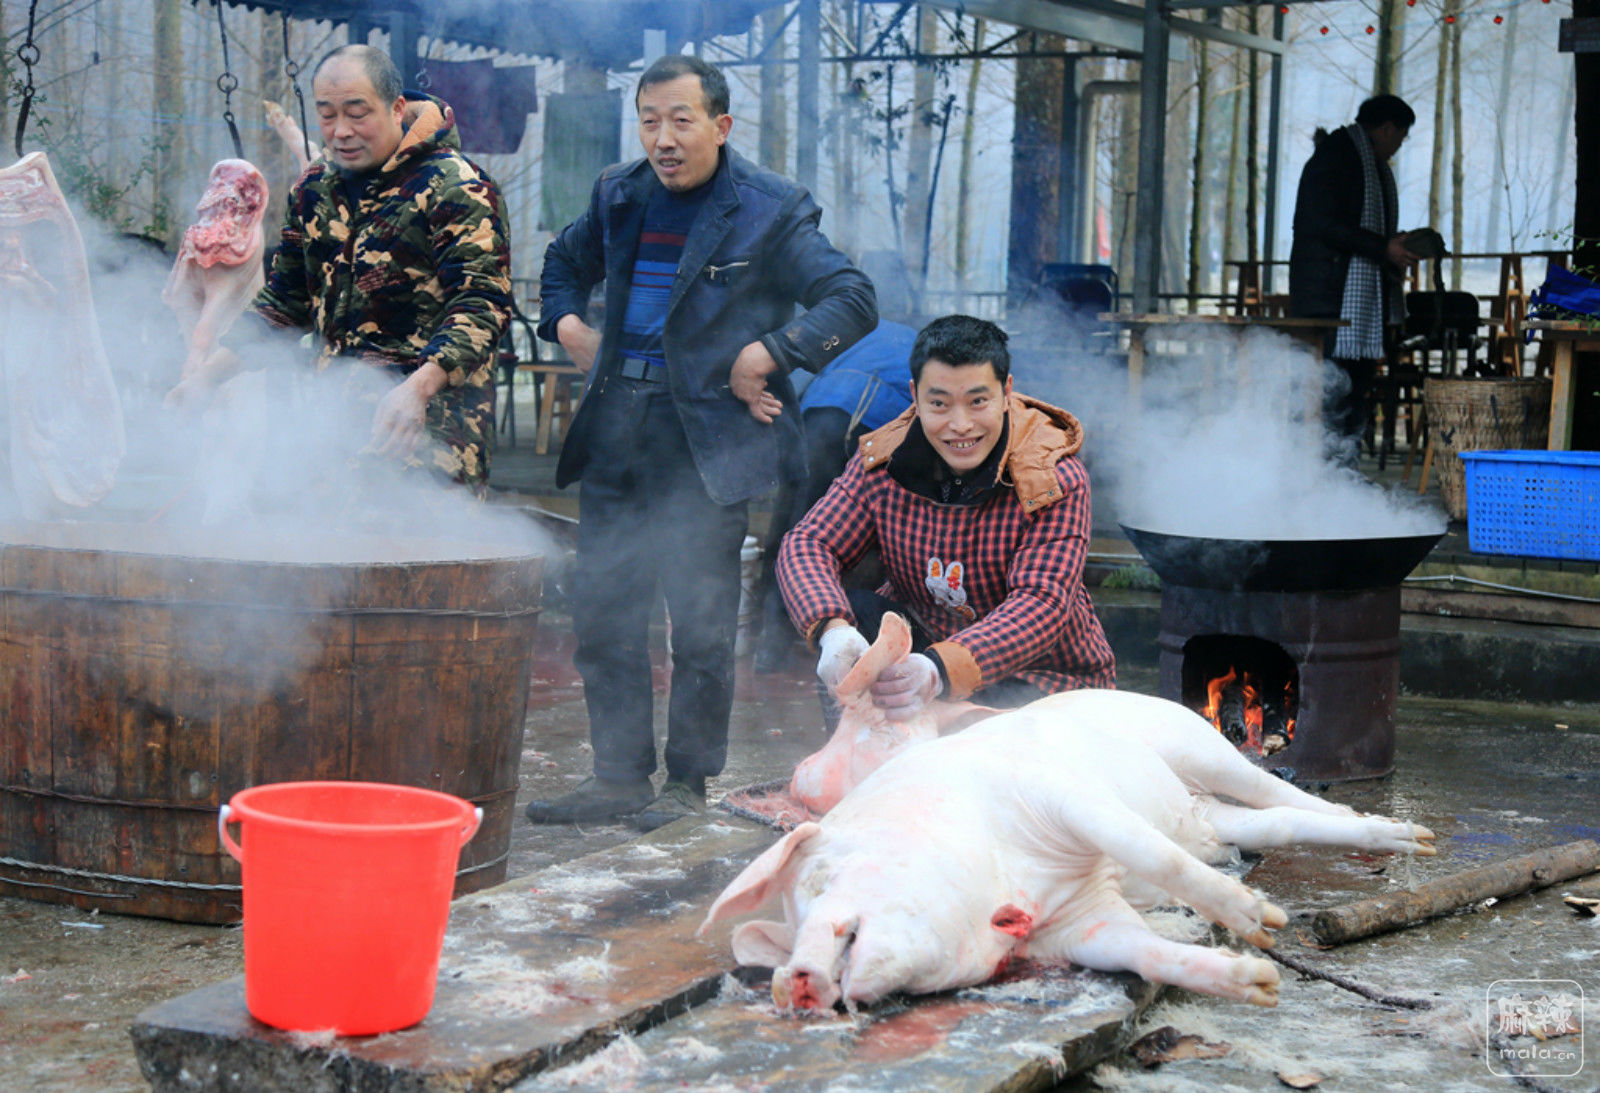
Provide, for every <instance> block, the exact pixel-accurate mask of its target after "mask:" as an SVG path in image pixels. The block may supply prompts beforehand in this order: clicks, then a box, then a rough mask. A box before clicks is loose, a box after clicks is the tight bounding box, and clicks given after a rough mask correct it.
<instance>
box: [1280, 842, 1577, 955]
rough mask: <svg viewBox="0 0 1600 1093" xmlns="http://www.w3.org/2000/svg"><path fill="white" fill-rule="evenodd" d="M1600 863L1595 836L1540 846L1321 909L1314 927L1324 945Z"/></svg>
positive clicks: (1573, 873) (1421, 919)
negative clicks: (1408, 888) (1408, 886)
mask: <svg viewBox="0 0 1600 1093" xmlns="http://www.w3.org/2000/svg"><path fill="white" fill-rule="evenodd" d="M1597 869H1600V843H1596V842H1595V841H1594V840H1593V839H1579V840H1578V841H1577V842H1571V843H1565V844H1563V845H1561V846H1553V847H1548V848H1546V849H1544V850H1536V851H1534V852H1532V853H1530V854H1522V855H1519V856H1517V857H1515V858H1507V859H1506V860H1505V861H1501V862H1496V863H1494V864H1493V865H1484V866H1480V867H1478V868H1476V869H1469V870H1467V871H1466V872H1464V873H1455V874H1452V875H1451V876H1448V877H1440V878H1439V879H1437V880H1431V881H1428V882H1427V883H1426V884H1421V885H1418V886H1417V888H1416V890H1415V891H1406V892H1395V893H1392V894H1391V895H1387V896H1376V897H1374V898H1372V899H1364V900H1360V901H1358V902H1356V903H1349V904H1346V905H1344V906H1343V907H1333V908H1330V909H1328V910H1326V911H1319V912H1317V915H1316V917H1315V918H1313V919H1312V920H1311V932H1312V934H1313V936H1314V937H1315V938H1316V940H1317V942H1318V943H1319V944H1321V945H1343V944H1345V943H1346V942H1349V941H1355V940H1358V939H1359V938H1363V937H1371V936H1372V935H1373V934H1382V933H1387V932H1389V931H1390V930H1399V929H1403V928H1404V927H1407V926H1415V925H1416V924H1417V923H1419V922H1426V921H1427V920H1428V919H1430V918H1437V917H1438V916H1439V915H1445V914H1449V913H1450V912H1451V911H1455V910H1459V909H1460V908H1462V907H1467V906H1470V905H1471V904H1474V903H1480V902H1482V901H1483V900H1486V899H1490V898H1497V899H1498V898H1504V897H1506V896H1515V895H1519V894H1521V893H1523V892H1528V891H1531V890H1533V889H1535V888H1543V887H1545V886H1547V885H1551V884H1558V883H1560V882H1561V881H1564V880H1571V879H1572V878H1573V877H1581V876H1584V875H1585V874H1587V873H1593V872H1594V871H1595V870H1597Z"/></svg>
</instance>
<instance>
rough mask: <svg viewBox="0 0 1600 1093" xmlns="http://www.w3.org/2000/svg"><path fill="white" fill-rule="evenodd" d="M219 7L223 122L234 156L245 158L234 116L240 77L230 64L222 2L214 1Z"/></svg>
mask: <svg viewBox="0 0 1600 1093" xmlns="http://www.w3.org/2000/svg"><path fill="white" fill-rule="evenodd" d="M212 2H213V3H215V4H216V5H217V32H218V33H219V34H220V35H221V36H222V75H220V76H218V77H217V90H218V91H221V92H222V120H223V121H225V122H227V123H228V134H229V135H230V136H231V137H233V154H234V155H235V156H236V157H238V158H239V159H243V158H244V142H243V141H241V140H240V139H239V123H238V122H237V121H236V120H235V119H234V116H233V93H234V92H235V91H237V90H239V77H237V76H235V75H234V74H233V72H232V71H231V69H232V67H233V66H232V65H231V64H229V63H228V27H227V24H225V23H224V22H223V21H222V0H212Z"/></svg>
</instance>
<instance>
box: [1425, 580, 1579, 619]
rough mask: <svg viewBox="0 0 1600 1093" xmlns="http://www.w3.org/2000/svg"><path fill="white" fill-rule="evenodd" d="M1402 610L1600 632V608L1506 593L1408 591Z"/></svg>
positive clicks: (1569, 601) (1574, 601) (1448, 616)
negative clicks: (1597, 630)
mask: <svg viewBox="0 0 1600 1093" xmlns="http://www.w3.org/2000/svg"><path fill="white" fill-rule="evenodd" d="M1400 610H1401V611H1403V612H1406V613H1407V614H1413V615H1442V616H1445V617H1447V618H1457V619H1493V620H1495V621H1496V622H1524V623H1533V624H1536V625H1541V626H1574V627H1583V628H1585V629H1590V630H1595V629H1600V604H1596V603H1593V602H1584V601H1581V600H1578V599H1576V598H1574V599H1570V600H1558V599H1540V598H1538V597H1534V596H1518V595H1514V594H1509V593H1502V592H1468V591H1458V590H1453V589H1452V590H1443V589H1434V588H1418V587H1405V588H1402V589H1401V590H1400Z"/></svg>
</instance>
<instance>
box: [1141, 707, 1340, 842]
mask: <svg viewBox="0 0 1600 1093" xmlns="http://www.w3.org/2000/svg"><path fill="white" fill-rule="evenodd" d="M1154 729H1155V731H1154V732H1152V733H1151V735H1150V736H1149V737H1148V739H1149V742H1150V744H1151V746H1152V747H1154V748H1155V750H1156V752H1157V753H1158V754H1160V756H1161V758H1162V760H1163V761H1165V762H1166V764H1167V766H1168V767H1170V768H1172V772H1173V773H1174V774H1176V775H1177V776H1178V777H1179V778H1180V779H1181V780H1182V781H1183V783H1184V784H1185V785H1187V786H1188V787H1189V788H1190V789H1191V790H1193V791H1195V792H1197V793H1209V794H1215V795H1217V796H1221V797H1231V798H1233V799H1234V800H1235V801H1238V802H1240V803H1241V804H1246V805H1251V806H1253V807H1255V808H1273V807H1288V808H1303V809H1306V810H1307V811H1309V812H1321V813H1325V814H1327V815H1329V816H1354V815H1355V811H1354V810H1353V809H1351V808H1348V807H1346V806H1345V805H1338V804H1334V803H1333V802H1332V801H1324V800H1323V799H1322V798H1320V797H1313V796H1312V795H1311V794H1309V793H1306V792H1305V791H1304V790H1300V789H1296V788H1295V787H1294V786H1292V785H1290V784H1289V783H1288V782H1285V781H1284V780H1283V779H1282V778H1278V777H1276V776H1275V775H1272V774H1268V773H1267V772H1266V771H1264V770H1262V769H1261V768H1260V767H1258V766H1256V765H1254V764H1253V763H1251V762H1250V761H1249V760H1248V759H1246V758H1245V757H1244V756H1242V755H1240V754H1239V752H1238V749H1237V748H1235V747H1234V746H1233V745H1232V744H1230V743H1228V741H1227V739H1226V738H1224V737H1223V735H1222V734H1221V733H1219V732H1217V730H1216V729H1215V728H1213V727H1212V726H1211V724H1210V723H1209V722H1207V721H1206V720H1205V719H1204V718H1202V717H1201V716H1200V715H1199V714H1196V713H1195V712H1193V711H1192V710H1187V709H1178V710H1174V711H1172V714H1171V717H1170V719H1167V720H1164V721H1163V723H1162V724H1161V725H1159V726H1156V727H1154Z"/></svg>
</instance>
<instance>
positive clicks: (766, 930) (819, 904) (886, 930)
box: [701, 823, 1017, 1010]
mask: <svg viewBox="0 0 1600 1093" xmlns="http://www.w3.org/2000/svg"><path fill="white" fill-rule="evenodd" d="M819 836H821V837H820V838H819ZM928 887H929V881H928V878H921V877H913V876H909V875H907V873H906V872H905V871H904V869H902V868H900V867H898V865H897V863H896V862H895V861H893V859H892V857H891V858H889V859H888V860H885V856H884V855H881V854H860V853H851V852H850V851H849V850H847V849H843V848H837V847H830V846H828V840H827V839H826V837H825V836H824V832H823V829H822V828H821V826H820V825H818V824H815V823H808V824H802V825H801V826H800V827H798V828H796V829H795V830H794V831H793V832H791V833H790V834H789V835H787V836H785V837H784V839H783V840H781V841H780V842H779V843H777V844H776V845H774V846H773V847H771V848H770V849H769V850H767V852H766V853H764V854H762V855H761V857H759V858H757V859H756V860H755V861H753V862H752V863H751V864H750V866H749V867H747V868H746V870H745V871H744V872H743V873H741V874H740V876H739V877H738V878H737V879H736V880H735V881H734V882H733V884H731V885H729V887H728V888H727V890H725V891H724V892H723V894H722V895H721V896H720V897H718V899H717V902H716V903H715V904H713V905H712V908H711V911H710V912H709V913H708V914H707V916H706V922H705V925H703V926H701V931H702V932H704V930H705V929H706V928H707V927H708V926H709V925H710V924H711V923H712V922H714V921H716V920H718V919H720V918H727V917H733V916H736V915H739V914H743V913H746V912H749V911H754V910H757V909H759V908H761V907H763V906H765V905H767V904H768V903H770V902H771V901H773V900H774V899H777V898H779V897H781V898H782V900H783V903H784V912H785V914H784V920H783V921H781V922H775V921H766V920H758V921H753V922H746V923H744V924H743V925H741V926H739V927H738V929H736V930H735V931H734V934H733V952H734V956H735V957H736V958H737V959H738V961H739V963H741V964H746V965H753V966H758V967H770V968H772V969H774V970H773V975H772V999H773V1001H774V1002H775V1003H777V1004H778V1005H779V1006H781V1007H784V1008H792V1009H802V1010H818V1009H827V1008H830V1007H832V1006H833V1005H834V1004H835V1003H836V1002H839V1001H843V1002H844V1003H845V1005H846V1006H847V1007H848V1006H853V1005H854V1004H856V1003H872V1002H876V1001H878V1000H879V999H881V998H883V997H885V996H887V995H889V994H892V993H894V992H895V991H898V990H911V991H919V992H920V991H932V990H940V989H944V988H946V987H949V986H952V985H954V984H956V983H958V982H974V981H977V980H979V979H982V978H984V977H985V976H987V975H988V974H989V973H990V972H992V971H993V970H994V969H995V967H996V966H997V965H999V964H1000V963H1001V962H1003V961H1004V959H1005V957H1006V954H1007V953H1008V952H1009V951H1010V949H1011V947H1012V946H1013V945H1015V944H1016V941H1017V935H1016V934H1015V932H1014V931H1011V930H1008V929H1005V928H996V927H994V926H992V925H990V924H986V923H984V921H983V918H982V916H981V915H980V916H978V918H977V921H976V922H974V921H972V918H973V916H972V915H971V914H970V909H969V908H966V907H965V906H963V905H962V903H961V901H960V899H959V896H957V895H956V894H955V893H950V897H951V898H950V899H949V900H947V901H946V900H938V899H936V900H932V901H930V900H929V899H928V898H927V895H928V891H927V890H928Z"/></svg>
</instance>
